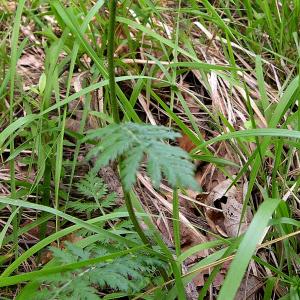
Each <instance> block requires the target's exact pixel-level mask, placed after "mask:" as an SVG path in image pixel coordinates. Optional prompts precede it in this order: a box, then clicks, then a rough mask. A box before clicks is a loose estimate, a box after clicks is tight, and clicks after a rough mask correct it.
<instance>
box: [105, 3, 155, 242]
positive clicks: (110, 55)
mask: <svg viewBox="0 0 300 300" xmlns="http://www.w3.org/2000/svg"><path fill="white" fill-rule="evenodd" d="M116 10H117V1H116V0H110V1H109V13H110V16H109V24H108V46H107V47H108V48H107V59H108V75H109V90H110V101H111V106H112V114H113V119H114V122H115V123H120V116H119V108H118V101H117V97H116V82H115V65H114V52H115V49H114V44H115V27H116ZM121 159H122V158H121ZM119 163H120V161H119ZM123 191H124V198H125V203H126V208H127V210H128V214H129V217H130V220H131V222H132V224H133V226H134V229H135V231H136V232H137V234H138V235H139V237H140V238H141V240H142V241H143V243H145V244H149V241H148V239H147V237H146V235H145V234H144V232H143V230H142V228H141V226H140V224H139V222H138V219H137V217H136V215H135V212H134V208H133V205H132V202H131V198H130V194H129V192H126V191H125V189H124V188H123Z"/></svg>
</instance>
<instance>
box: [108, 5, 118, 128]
mask: <svg viewBox="0 0 300 300" xmlns="http://www.w3.org/2000/svg"><path fill="white" fill-rule="evenodd" d="M116 10H117V0H110V1H109V13H110V16H109V24H108V45H107V59H108V75H109V90H110V103H111V108H112V115H113V119H114V121H115V123H120V116H119V109H118V100H117V96H116V83H115V62H114V52H115V49H114V48H115V47H114V44H115V27H116Z"/></svg>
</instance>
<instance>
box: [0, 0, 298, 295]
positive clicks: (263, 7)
mask: <svg viewBox="0 0 300 300" xmlns="http://www.w3.org/2000/svg"><path fill="white" fill-rule="evenodd" d="M108 2H109V3H108ZM114 12H115V13H116V15H115V14H114ZM299 16H300V5H299V3H298V1H283V2H278V1H255V0H247V1H239V0H232V1H222V0H221V1H218V2H216V1H214V2H213V1H207V0H205V1H197V0H188V1H162V0H161V1H150V0H145V1H129V0H125V1H97V2H96V3H95V1H94V2H93V1H90V2H88V3H84V2H83V1H58V0H55V1H40V0H35V1H27V2H26V1H22V0H20V1H6V0H4V1H1V3H0V20H1V21H0V35H1V42H0V108H1V110H0V111H1V113H0V128H1V131H0V155H1V158H0V160H1V168H0V189H1V195H0V209H1V231H0V245H1V253H0V268H1V275H0V286H1V292H0V295H1V297H3V298H4V299H11V298H13V297H17V299H28V295H30V294H32V293H34V292H35V291H37V290H39V291H40V292H42V293H41V297H42V298H43V299H46V298H50V299H51V297H52V299H59V297H60V296H61V295H63V294H57V295H52V296H51V297H50V296H49V294H47V293H46V290H47V289H46V287H47V286H49V284H48V285H47V282H49V281H47V280H50V278H52V277H51V276H53V274H54V275H55V274H57V275H59V274H60V275H61V276H62V277H63V274H64V273H66V272H70V271H71V272H73V274H77V275H76V276H79V275H78V274H84V273H88V272H89V271H90V270H92V269H93V267H95V266H97V267H99V266H101V264H108V265H109V264H110V263H113V262H114V261H115V260H117V259H121V258H127V257H138V256H139V255H140V256H141V257H144V256H149V259H150V258H151V259H153V261H154V260H156V259H157V260H159V261H161V264H160V265H159V266H158V265H157V264H155V263H154V264H153V272H152V273H151V274H152V275H151V276H150V277H147V276H149V275H144V276H145V280H146V281H145V282H147V284H145V285H143V286H140V287H139V288H137V287H135V288H136V289H133V288H131V289H130V288H128V289H127V290H126V289H125V288H124V287H123V288H124V290H122V287H120V286H119V287H118V288H117V287H116V286H115V288H113V287H111V286H112V285H109V284H108V285H107V286H104V287H103V286H101V288H100V285H98V286H97V285H96V294H95V297H97V298H103V299H115V298H122V297H123V298H126V299H158V298H163V299H176V298H178V299H187V298H189V299H208V298H209V299H213V298H217V299H234V297H235V295H237V297H239V298H240V299H243V297H246V298H249V299H250V295H252V296H253V297H254V298H253V299H298V298H299V295H300V281H299V265H300V261H299V237H298V234H299V227H300V223H299V221H298V219H299V216H300V215H299V203H300V202H299V196H298V194H299V187H300V180H299V169H300V166H299V151H298V149H299V138H300V121H299V120H300V118H299V116H300V110H299V104H298V101H299V99H298V98H299V91H300V85H299V82H300V81H299V53H300V52H299V29H298V28H299ZM125 122H126V124H127V125H128V124H134V126H138V124H139V125H140V126H141V127H140V128H143V127H142V124H143V123H147V124H149V125H153V126H154V125H162V126H165V127H167V128H170V129H172V130H175V131H178V132H180V133H182V134H184V135H185V136H187V139H188V143H189V145H192V148H193V149H192V150H191V151H190V153H189V157H190V158H192V159H193V160H194V163H195V166H197V168H196V169H197V170H196V178H197V180H198V184H199V188H202V192H199V191H197V189H196V188H194V191H193V192H191V190H189V189H187V184H186V183H184V184H179V183H183V182H184V180H185V178H182V181H180V179H178V178H180V175H182V174H181V172H180V171H179V172H178V173H179V174H177V173H176V174H173V173H172V171H170V170H169V169H172V168H170V166H172V164H173V163H169V165H168V166H166V167H165V169H163V167H161V165H163V164H162V162H161V165H160V164H159V163H157V161H159V158H162V157H163V159H165V163H166V162H167V159H170V157H169V158H168V155H167V154H168V151H172V150H171V149H173V151H177V150H175V149H178V148H176V147H174V146H177V144H178V141H176V140H175V141H172V139H171V138H170V139H165V144H162V147H163V149H165V150H164V151H165V152H164V153H166V156H164V155H163V153H161V154H160V155H158V156H157V157H155V159H154V156H152V158H151V155H152V152H151V151H154V150H153V149H154V148H152V146H151V145H152V144H151V143H150V142H149V140H151V136H152V133H151V130H150V129H149V131H148V135H149V140H148V137H147V136H146V137H143V138H141V139H138V138H139V136H138V135H136V136H135V135H134V134H133V132H131V133H130V134H132V136H133V139H136V142H135V143H136V145H138V146H135V147H144V148H143V151H142V152H133V151H134V149H136V148H130V147H127V146H126V147H127V148H126V147H125V146H124V145H125V143H126V141H124V140H122V137H124V136H125V135H120V138H119V139H118V138H117V137H116V139H115V140H113V135H111V136H109V135H108V137H106V141H105V137H104V138H103V136H101V137H100V136H98V137H100V139H101V138H103V140H102V141H101V142H102V144H101V142H100V144H98V143H99V139H97V134H95V135H94V136H93V135H92V134H91V131H89V130H90V129H97V128H104V130H109V128H117V127H118V126H121V127H119V128H127V127H126V125H124V123H125ZM129 122H131V123H129ZM74 124H75V125H74ZM116 124H120V125H118V126H117V125H116ZM114 126H115V127H114ZM122 126H123V127H122ZM128 126H129V125H128ZM136 128H138V127H136ZM144 128H146V127H144ZM155 128H156V129H157V130H159V129H158V127H155ZM96 131H97V130H96ZM129 131H130V130H129ZM118 132H121V131H118ZM118 132H117V134H119V133H118ZM154 134H155V131H153V135H154ZM161 139H164V136H161ZM119 141H121V142H122V143H121V142H120V144H117V143H118V142H119ZM148 142H149V143H148ZM147 143H148V144H147ZM95 145H96V147H95ZM101 145H108V146H107V147H106V148H104V149H102V148H101V147H102V146H101ZM123 146H124V149H125V150H124V151H123V150H122V147H123ZM97 147H98V149H100V150H99V151H100V152H99V153H102V154H100V155H99V157H98V159H101V155H102V157H103V155H104V154H105V153H106V154H105V155H107V158H113V159H115V158H117V159H116V160H115V162H116V164H114V163H110V164H108V166H106V168H108V169H107V170H109V171H108V172H112V174H115V175H118V173H120V175H121V177H120V179H119V181H118V180H117V183H115V182H114V183H112V181H109V180H108V181H109V182H106V183H107V185H108V187H107V189H108V190H109V192H115V193H117V197H116V199H118V197H119V198H120V199H119V200H118V201H117V200H115V201H116V202H115V203H114V205H113V206H110V207H105V206H103V207H102V206H101V203H98V202H97V205H98V206H99V205H100V206H99V207H100V209H96V210H95V211H94V212H92V213H87V212H86V211H84V209H83V207H84V206H83V205H82V211H78V210H74V209H72V205H71V206H70V204H72V203H73V202H74V201H75V200H76V201H79V203H86V202H87V201H89V199H90V197H89V196H87V195H82V194H80V193H79V192H78V189H77V188H76V187H77V186H78V182H80V178H81V177H83V176H84V175H85V174H87V173H88V172H89V170H90V169H91V168H92V167H93V165H94V164H95V160H96V161H97V159H91V160H90V161H88V160H87V159H86V157H88V156H87V153H88V151H89V150H91V149H97ZM147 147H148V148H147ZM92 151H93V150H92ZM94 151H95V150H94ZM178 151H179V150H178ZM137 153H139V155H137ZM143 153H147V155H146V156H147V157H148V158H149V159H148V163H149V162H151V159H152V166H151V165H150V166H149V164H150V163H149V164H148V166H147V163H146V160H144V159H142V158H143V157H144V156H143ZM133 154H135V155H133ZM140 154H141V155H142V156H140ZM129 158H130V159H131V160H130V159H129ZM103 159H104V158H102V160H103ZM156 159H157V161H156ZM177 159H178V158H177ZM154 161H156V164H154V163H153V162H154ZM124 162H126V164H125V165H124ZM128 162H130V163H128ZM166 164H167V163H166ZM117 165H118V166H117ZM180 166H181V167H183V166H182V165H180ZM168 167H169V168H168ZM184 168H185V167H184ZM186 168H187V167H186ZM124 169H125V170H127V173H126V174H129V175H130V177H126V176H125V177H124V176H123V175H124V173H122V172H124ZM177 169H178V170H179V167H178V168H177ZM161 170H162V171H163V175H164V176H163V177H164V179H165V180H164V181H163V182H162V183H161V184H160V185H159V184H157V183H159V182H160V179H161V178H160V176H161V175H160V171H161ZM157 172H159V174H157ZM173 172H174V173H175V172H176V168H175V167H174V168H173ZM100 173H101V171H100ZM100 173H98V175H95V176H100V175H99V174H100ZM101 174H102V173H101ZM122 174H123V175H122ZM183 174H187V173H183ZM101 176H102V175H101ZM112 177H113V176H112V175H111V176H109V178H112ZM116 177H117V178H118V176H116ZM149 177H150V178H151V179H152V181H151V180H150V179H149ZM124 178H125V179H126V178H127V181H126V180H125V179H124ZM128 178H130V184H126V182H127V183H128V180H129V179H128ZM172 178H173V179H174V178H177V179H176V180H177V184H174V182H175V181H174V180H173V181H172ZM227 178H229V179H231V182H232V183H231V186H230V187H232V186H235V187H236V188H237V189H238V188H240V187H241V182H243V183H244V184H245V185H246V186H247V188H246V190H245V191H244V193H243V195H242V203H241V204H242V209H241V211H240V212H238V215H239V225H238V227H239V230H240V229H241V228H242V220H243V218H244V216H245V215H246V214H247V210H248V209H249V208H250V209H251V212H252V215H253V218H252V220H251V223H250V225H249V226H248V228H247V231H246V232H245V233H244V234H241V235H239V236H230V235H228V234H226V232H224V230H225V231H226V226H225V229H224V228H223V231H222V228H221V229H220V226H221V225H220V223H218V222H220V220H219V219H215V220H214V222H216V223H215V224H211V223H210V221H209V220H208V215H209V214H208V212H209V210H213V211H218V212H219V213H220V212H221V211H223V212H222V214H224V210H223V208H224V207H223V206H222V203H221V204H220V205H217V204H215V203H216V202H213V203H207V202H206V200H205V199H206V198H207V197H210V196H209V195H212V193H213V190H214V187H216V186H217V185H218V184H220V183H221V182H222V181H225V179H227ZM103 179H105V178H103ZM153 179H154V180H153ZM133 182H135V184H134V185H133V184H132V183H133ZM151 182H153V183H154V184H153V185H152V183H151ZM116 185H117V187H116ZM166 185H168V187H167V188H168V192H167V191H166V189H165V188H166ZM230 187H227V190H229V189H230ZM120 191H121V194H118V193H119V192H120ZM223 194H224V197H225V196H226V195H227V194H226V190H225V191H224V193H223ZM207 195H208V196H207ZM124 197H125V200H126V201H125V202H126V205H124V201H123V200H122V199H123V198H124ZM199 197H200V198H199ZM226 197H227V196H226ZM226 197H225V198H226ZM227 198H228V197H227ZM95 199H98V198H97V197H96V198H95ZM184 199H185V200H184ZM199 199H200V200H199ZM227 200H228V199H227ZM223 204H224V203H223ZM195 220H196V221H195ZM53 222H54V223H53ZM52 223H53V224H54V226H53V229H51V230H50V229H49V226H50V224H52ZM162 224H163V225H162ZM216 225H217V226H216ZM186 228H187V229H186ZM240 233H241V232H240ZM71 234H75V235H77V236H79V240H76V241H73V242H74V244H76V245H77V246H78V247H79V248H82V249H83V251H85V250H86V249H89V247H98V248H99V249H100V248H101V247H106V248H105V249H106V251H108V250H107V249H108V248H109V251H108V252H105V253H107V254H103V255H100V254H99V255H98V256H97V257H93V258H91V257H86V258H85V259H83V260H78V261H76V262H70V263H65V264H59V260H58V258H57V257H54V258H52V259H50V261H49V262H47V263H46V264H41V259H43V258H44V256H45V253H47V252H45V251H47V249H48V247H49V246H50V245H51V244H52V245H54V243H56V244H57V245H58V247H61V248H63V247H64V246H63V245H64V238H65V239H66V238H68V237H70V235H71ZM194 240H196V242H194ZM116 245H118V247H116V249H117V250H116V249H115V248H114V247H115V246H116ZM101 249H102V248H101ZM74 251H75V250H74ZM76 251H79V250H76ZM97 253H98V252H97ZM199 253H201V255H200V254H199ZM66 255H67V254H66ZM82 255H83V254H82ZM162 266H164V267H162ZM76 272H77V273H76ZM82 272H83V273H82ZM124 272H125V271H124ZM124 274H125V275H124ZM124 274H123V275H122V276H125V277H126V276H127V277H126V278H128V275H126V272H125V273H124ZM145 274H146V273H145ZM147 274H148V273H147ZM42 276H43V277H42ZM80 276H81V275H80ZM115 276H119V275H115ZM201 276H202V277H203V276H204V277H203V278H205V280H204V282H203V283H202V284H201V283H199V280H197V279H199V278H200V277H201ZM222 276H223V277H224V278H222V280H221V279H220V277H222ZM74 277H75V275H74ZM125 277H124V278H125ZM253 278H254V279H253ZM113 280H116V278H114V279H112V281H113ZM218 280H219V281H220V280H221V283H219V285H218V283H217V282H218ZM251 280H254V281H255V284H251ZM116 281H119V282H122V280H120V279H119V280H116ZM111 284H112V283H111ZM64 286H65V285H64V284H61V286H60V289H61V290H60V292H61V293H63V289H64ZM66 286H67V285H66ZM242 286H243V287H244V290H243V289H242ZM243 291H244V294H242V293H243ZM60 292H59V293H60ZM245 293H246V294H245ZM69 296H70V295H69ZM26 297H27V298H26ZM61 297H62V296H61ZM82 297H83V296H82V295H81V296H78V295H77V299H81V298H82ZM95 299H96V298H95Z"/></svg>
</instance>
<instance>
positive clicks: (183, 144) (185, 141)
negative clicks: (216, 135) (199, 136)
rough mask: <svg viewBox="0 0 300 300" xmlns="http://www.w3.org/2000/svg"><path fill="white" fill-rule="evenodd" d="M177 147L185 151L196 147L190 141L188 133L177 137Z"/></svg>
mask: <svg viewBox="0 0 300 300" xmlns="http://www.w3.org/2000/svg"><path fill="white" fill-rule="evenodd" d="M178 143H179V147H180V148H182V149H183V150H185V151H186V152H191V151H192V150H193V149H195V148H196V145H195V144H194V143H193V142H192V141H191V139H190V138H189V136H188V135H186V134H184V135H183V136H182V137H180V138H178Z"/></svg>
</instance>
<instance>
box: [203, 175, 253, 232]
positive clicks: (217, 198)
mask: <svg viewBox="0 0 300 300" xmlns="http://www.w3.org/2000/svg"><path fill="white" fill-rule="evenodd" d="M231 183H232V181H231V180H230V179H227V180H225V181H223V182H221V183H219V184H218V185H216V186H215V187H214V188H213V190H212V191H211V192H210V194H209V196H208V197H207V199H206V204H207V205H209V206H212V207H215V208H218V209H220V211H216V210H214V209H211V208H208V209H206V212H205V216H206V220H207V223H208V224H209V226H210V227H211V228H212V230H214V231H215V232H218V233H220V234H222V235H223V236H230V237H234V236H237V235H238V234H242V233H244V232H245V231H246V230H247V228H248V225H249V223H250V222H251V220H252V214H251V210H250V208H249V207H248V208H247V211H246V214H245V216H244V218H243V220H242V222H240V221H241V215H242V210H243V204H242V203H243V197H244V193H245V191H244V190H243V189H244V188H246V185H242V184H239V185H238V186H232V187H231V188H230V189H229V187H230V185H231ZM240 223H241V225H240Z"/></svg>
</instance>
